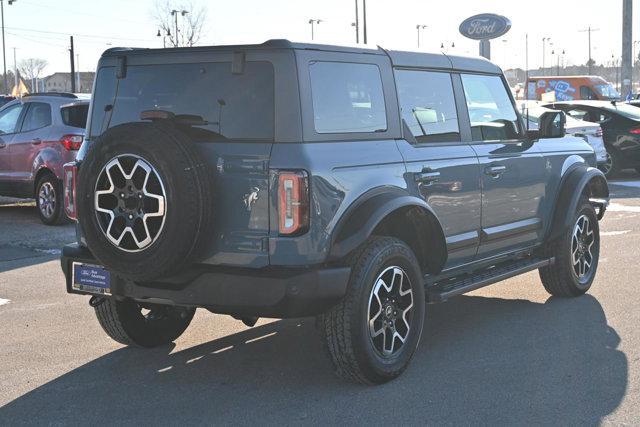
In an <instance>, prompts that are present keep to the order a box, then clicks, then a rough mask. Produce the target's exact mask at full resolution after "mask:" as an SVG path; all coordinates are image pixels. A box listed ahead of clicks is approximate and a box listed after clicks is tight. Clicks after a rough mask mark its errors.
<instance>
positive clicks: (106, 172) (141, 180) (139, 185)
mask: <svg viewBox="0 0 640 427" xmlns="http://www.w3.org/2000/svg"><path fill="white" fill-rule="evenodd" d="M94 201H95V210H96V216H97V218H98V224H99V225H100V228H101V230H102V232H103V233H104V235H105V236H106V237H107V239H108V240H109V241H110V242H111V243H112V244H113V245H114V246H116V247H117V248H118V249H120V250H123V251H126V252H139V251H143V250H145V249H146V248H148V247H149V246H151V245H152V244H153V243H154V242H155V241H156V239H157V238H158V236H159V235H160V233H161V232H162V228H163V226H164V222H165V216H166V211H167V202H166V192H165V188H164V184H163V182H162V179H161V178H160V174H159V173H158V171H156V169H155V168H154V167H153V166H152V165H151V164H150V163H149V162H148V161H147V160H145V159H144V158H142V157H140V156H138V155H135V154H121V155H118V156H117V157H115V158H113V159H111V160H110V161H109V162H108V163H107V164H106V165H105V166H104V168H103V169H102V171H101V172H100V174H99V175H98V180H97V182H96V188H95V197H94Z"/></svg>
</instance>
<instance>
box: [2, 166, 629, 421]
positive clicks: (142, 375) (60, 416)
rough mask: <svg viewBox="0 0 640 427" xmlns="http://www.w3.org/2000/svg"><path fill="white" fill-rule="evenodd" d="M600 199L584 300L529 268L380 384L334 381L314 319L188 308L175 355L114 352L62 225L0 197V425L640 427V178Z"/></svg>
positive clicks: (438, 322)
mask: <svg viewBox="0 0 640 427" xmlns="http://www.w3.org/2000/svg"><path fill="white" fill-rule="evenodd" d="M611 189H612V193H613V194H612V204H611V207H610V209H609V211H608V212H607V215H606V216H605V219H604V221H603V222H602V223H601V236H602V241H601V245H602V246H601V259H600V267H599V272H598V276H597V278H596V281H595V283H594V285H593V287H592V289H591V291H590V292H589V294H588V295H585V296H583V297H580V298H576V299H556V298H550V297H549V295H548V294H546V292H545V291H544V289H543V288H542V285H541V284H540V281H539V279H538V276H537V273H529V274H527V275H525V276H521V277H516V278H514V279H511V280H508V281H505V282H503V283H500V284H497V285H493V286H491V287H488V288H485V289H481V290H479V291H476V292H473V293H471V294H468V295H465V296H461V297H457V298H455V299H452V300H451V301H449V302H448V303H445V304H440V305H430V306H428V307H427V309H428V311H427V319H426V325H425V327H426V329H425V333H424V335H423V339H422V343H421V345H420V347H419V349H418V351H417V353H416V355H415V357H414V360H413V363H412V365H411V366H410V367H409V369H408V370H407V371H406V373H405V374H404V375H403V376H402V377H400V378H399V379H398V380H396V381H394V382H392V383H389V384H386V385H384V386H380V387H375V388H374V387H363V386H358V385H352V384H347V383H344V382H342V381H341V380H338V379H336V378H335V377H334V376H333V375H332V374H331V370H330V364H329V362H328V360H327V359H326V358H325V357H324V354H323V353H322V349H321V346H320V342H319V339H318V338H317V336H316V332H315V329H314V324H313V323H314V322H313V319H302V320H286V321H273V320H260V322H259V323H258V325H256V327H254V328H247V327H245V326H244V325H243V324H242V323H241V322H239V321H236V320H234V319H232V318H230V317H228V316H219V315H214V314H211V313H208V312H205V311H204V310H199V311H198V313H197V314H196V317H195V319H194V321H193V323H192V324H191V326H190V328H189V329H188V330H187V332H186V333H185V334H184V335H183V336H182V337H180V338H179V339H178V340H177V341H176V343H175V346H170V347H163V348H158V349H153V350H139V349H132V348H126V347H123V346H121V345H119V344H116V343H115V342H113V341H111V340H110V339H109V338H108V337H107V336H106V335H105V334H104V333H103V332H102V330H101V329H100V326H99V325H98V322H97V321H96V319H95V316H94V314H93V309H92V308H91V307H89V305H88V303H87V302H88V298H86V297H81V296H72V295H68V294H66V292H65V289H64V280H63V275H62V272H61V270H60V267H59V263H58V256H59V248H60V247H61V246H62V245H63V244H64V243H67V242H71V241H73V239H74V232H73V228H72V227H71V226H70V225H68V226H63V227H54V228H51V227H46V226H44V225H41V224H40V222H39V221H38V218H37V214H36V212H35V208H34V207H33V205H31V204H28V203H26V204H25V203H17V202H18V201H14V200H9V199H0V424H6V425H17V424H85V425H90V424H107V423H110V424H114V423H117V424H140V423H143V424H185V423H189V424H283V423H284V424H337V423H340V424H376V425H377V424H387V425H389V424H391V425H398V424H425V423H429V424H555V425H576V424H588V425H592V424H599V423H607V424H609V423H611V424H628V425H637V424H638V423H640V328H638V326H639V325H640V310H638V305H639V304H638V303H639V302H640V286H638V284H639V282H638V277H640V263H639V262H638V259H639V258H638V256H639V254H640V181H639V180H638V177H637V176H629V177H628V179H626V180H624V181H618V182H616V183H612V184H611Z"/></svg>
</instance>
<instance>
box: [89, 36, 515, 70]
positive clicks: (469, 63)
mask: <svg viewBox="0 0 640 427" xmlns="http://www.w3.org/2000/svg"><path fill="white" fill-rule="evenodd" d="M240 49H242V50H270V49H293V50H318V51H324V52H339V53H354V54H367V55H383V56H385V55H386V56H388V57H389V58H390V60H391V63H392V65H393V66H395V67H408V68H413V67H415V68H434V69H443V70H452V71H453V70H457V71H470V72H480V73H493V74H502V70H501V69H500V67H498V66H497V65H495V64H493V63H492V62H490V61H488V60H486V59H484V58H480V57H470V56H457V55H448V54H445V53H433V52H431V53H430V52H411V51H397V50H386V49H384V48H382V47H380V46H377V48H372V47H362V46H339V45H326V44H314V43H298V42H291V41H289V40H285V39H272V40H267V41H266V42H264V43H261V44H244V45H216V46H196V47H178V48H164V49H148V48H126V47H115V48H110V49H107V50H106V51H105V52H104V53H103V54H102V56H103V57H114V56H122V55H136V54H150V53H153V54H157V53H176V52H185V51H187V50H188V51H190V52H211V51H214V52H215V51H219V52H225V51H234V50H240Z"/></svg>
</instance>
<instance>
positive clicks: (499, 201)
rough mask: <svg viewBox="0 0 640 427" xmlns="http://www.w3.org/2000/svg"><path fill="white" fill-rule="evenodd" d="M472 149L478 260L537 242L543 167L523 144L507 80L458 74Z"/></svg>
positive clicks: (541, 160)
mask: <svg viewBox="0 0 640 427" xmlns="http://www.w3.org/2000/svg"><path fill="white" fill-rule="evenodd" d="M460 77H461V81H462V87H463V89H464V97H465V99H466V107H467V114H466V115H465V119H468V120H469V121H468V122H467V123H468V124H469V125H470V128H471V139H472V141H471V145H472V147H473V149H474V150H475V151H476V153H477V155H478V159H479V162H480V171H481V174H480V176H481V178H480V179H481V183H482V233H481V243H480V248H479V251H478V258H481V259H484V258H489V257H492V256H496V255H500V254H502V253H509V252H512V251H513V250H517V249H520V248H525V247H528V246H531V245H534V244H536V243H538V242H539V241H541V239H542V234H543V212H542V202H543V200H544V196H545V188H546V176H547V175H546V171H547V163H546V161H545V158H544V157H543V155H542V153H541V151H540V149H539V147H537V146H536V145H535V144H534V143H533V142H531V141H529V140H527V138H526V135H525V133H524V129H523V128H522V124H521V122H520V119H519V117H518V115H517V113H516V110H515V105H514V104H513V100H512V98H511V96H510V94H509V92H508V89H507V86H506V82H505V81H504V80H503V79H502V77H501V76H498V75H480V74H461V76H460Z"/></svg>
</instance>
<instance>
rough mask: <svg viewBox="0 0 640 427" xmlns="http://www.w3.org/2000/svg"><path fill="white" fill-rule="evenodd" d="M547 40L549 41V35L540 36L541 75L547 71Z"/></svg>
mask: <svg viewBox="0 0 640 427" xmlns="http://www.w3.org/2000/svg"><path fill="white" fill-rule="evenodd" d="M547 42H549V43H551V37H543V38H542V75H543V76H544V75H546V74H547V73H546V72H545V70H544V69H545V61H546V59H547V52H546V48H547Z"/></svg>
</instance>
